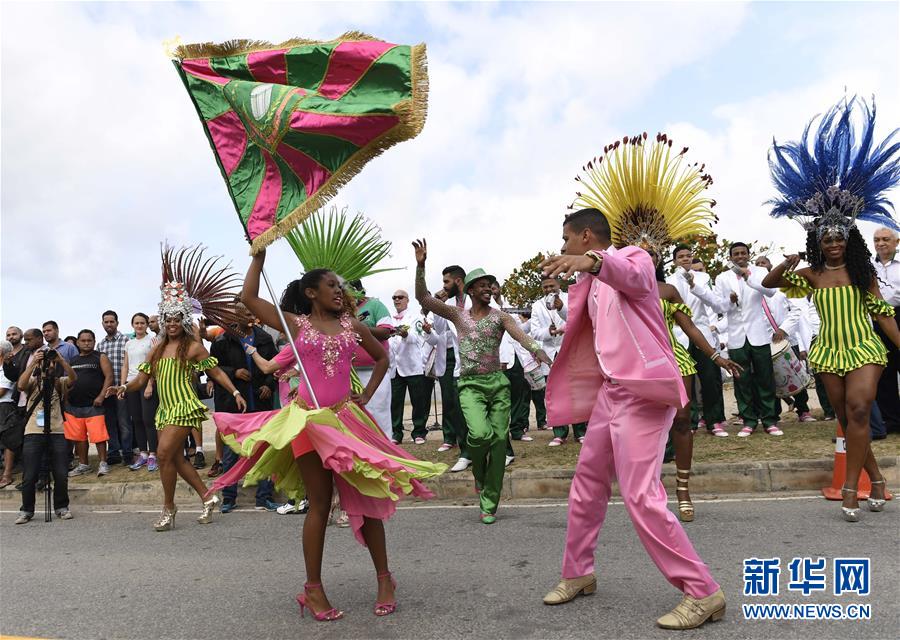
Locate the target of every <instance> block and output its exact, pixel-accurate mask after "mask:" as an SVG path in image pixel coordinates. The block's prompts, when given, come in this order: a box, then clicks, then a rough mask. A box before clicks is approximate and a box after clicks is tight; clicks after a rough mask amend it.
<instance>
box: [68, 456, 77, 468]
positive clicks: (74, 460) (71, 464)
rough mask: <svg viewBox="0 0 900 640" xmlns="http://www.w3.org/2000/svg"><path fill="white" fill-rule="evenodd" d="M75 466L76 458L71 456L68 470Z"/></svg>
mask: <svg viewBox="0 0 900 640" xmlns="http://www.w3.org/2000/svg"><path fill="white" fill-rule="evenodd" d="M77 466H78V460H76V459H75V458H72V459H71V460H69V471H71V470H72V469H74V468H75V467H77Z"/></svg>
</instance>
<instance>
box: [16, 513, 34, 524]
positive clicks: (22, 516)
mask: <svg viewBox="0 0 900 640" xmlns="http://www.w3.org/2000/svg"><path fill="white" fill-rule="evenodd" d="M33 517H34V514H33V513H26V512H24V511H20V512H19V517H18V518H16V524H25V523H26V522H29V521H30V520H31V519H32V518H33Z"/></svg>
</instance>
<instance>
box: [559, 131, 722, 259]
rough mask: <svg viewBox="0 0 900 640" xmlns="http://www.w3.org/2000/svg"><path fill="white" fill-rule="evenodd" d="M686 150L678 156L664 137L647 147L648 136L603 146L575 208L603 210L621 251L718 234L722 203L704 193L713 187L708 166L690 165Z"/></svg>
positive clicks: (580, 179) (588, 171)
mask: <svg viewBox="0 0 900 640" xmlns="http://www.w3.org/2000/svg"><path fill="white" fill-rule="evenodd" d="M687 150H688V148H687V147H684V148H683V149H682V150H681V151H680V152H678V153H674V154H673V152H672V141H671V140H669V138H668V137H667V136H666V134H664V133H660V134H657V135H656V140H655V141H653V142H650V143H647V134H646V133H644V134H643V135H638V136H634V137H633V138H628V137H625V138H622V139H621V140H616V141H615V142H614V143H612V144H609V145H606V146H605V147H603V155H602V156H600V158H594V159H593V160H591V161H590V162H588V163H587V165H585V166H584V167H582V169H583V171H584V172H585V175H584V177H582V176H577V177H576V178H575V179H576V180H577V181H578V182H580V183H581V184H582V185H584V188H585V189H586V191H585V192H577V193H576V198H575V201H574V202H573V203H572V205H571V206H570V207H569V208H570V209H575V208H578V209H581V208H595V209H599V210H600V211H601V212H602V213H603V214H604V216H606V219H607V221H608V222H609V226H610V229H611V231H612V242H613V244H614V245H615V246H617V247H624V246H626V245H635V246H639V247H642V248H643V249H647V250H650V249H652V250H654V251H655V252H656V253H657V255H661V252H662V250H663V249H664V248H665V247H666V246H667V245H669V244H671V243H672V242H674V241H677V240H680V239H683V238H687V237H689V236H709V235H712V229H711V225H712V223H713V222H715V221H717V218H716V216H715V214H714V213H713V212H712V208H713V207H714V206H715V204H716V201H715V200H713V199H711V198H709V197H707V196H705V195H703V192H704V191H705V190H706V189H707V188H708V187H709V185H711V184H712V182H713V180H712V178H711V177H710V176H709V174H707V173H704V168H705V167H706V165H699V166H698V165H697V163H694V164H688V163H687V162H686V161H685V153H687Z"/></svg>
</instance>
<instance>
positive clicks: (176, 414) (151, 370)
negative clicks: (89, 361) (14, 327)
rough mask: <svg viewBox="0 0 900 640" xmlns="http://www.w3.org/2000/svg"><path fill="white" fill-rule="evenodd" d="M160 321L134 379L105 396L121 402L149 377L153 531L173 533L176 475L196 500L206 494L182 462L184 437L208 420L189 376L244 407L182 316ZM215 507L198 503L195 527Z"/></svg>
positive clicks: (214, 499) (212, 501)
mask: <svg viewBox="0 0 900 640" xmlns="http://www.w3.org/2000/svg"><path fill="white" fill-rule="evenodd" d="M164 321H165V337H164V338H163V340H162V341H161V342H160V343H159V344H158V345H157V346H156V347H155V348H154V349H153V351H151V352H150V358H149V360H148V361H147V362H144V363H143V364H141V365H140V367H138V371H139V373H138V375H137V377H136V378H135V379H134V380H132V381H131V382H129V383H128V384H127V385H122V386H120V387H110V389H109V391H108V392H107V393H108V394H111V393H112V392H115V393H116V394H117V395H118V396H119V397H120V398H123V397H124V396H125V393H126V392H130V391H137V390H138V389H140V388H142V387H143V386H144V385H146V384H147V382H148V381H149V380H150V378H153V379H154V381H155V386H156V389H157V392H158V393H159V408H158V409H157V411H156V428H157V430H159V446H158V450H157V458H158V461H159V476H160V480H161V481H162V485H163V493H164V502H163V510H162V515H161V516H160V518H159V520H158V521H157V522H156V524H155V525H154V527H155V529H156V530H157V531H168V530H171V529H173V528H175V514H176V513H177V512H178V507H176V506H175V483H176V481H177V479H178V478H177V476H179V475H180V476H181V477H182V478H183V479H184V480H185V482H187V483H188V484H189V485H191V488H193V489H194V491H196V492H197V495H199V496H203V495H204V494H205V493H206V491H207V489H206V485H205V484H203V481H202V480H201V479H200V476H199V475H198V474H197V470H196V469H194V467H193V465H191V464H190V463H189V462H188V460H187V459H186V458H185V457H184V445H185V442H186V441H187V437H188V434H190V432H191V429H192V428H193V429H199V428H200V427H201V426H202V424H203V421H204V420H206V418H207V417H208V416H207V412H206V406H205V405H204V404H203V403H202V402H200V399H199V398H198V397H197V393H196V392H195V391H194V377H195V375H196V374H197V373H198V372H201V371H205V372H206V374H207V375H208V376H210V377H211V378H212V379H213V380H214V381H215V382H216V384H219V385H221V386H222V387H223V388H225V389H227V390H228V392H229V393H231V394H232V395H234V397H235V398H236V401H237V406H238V408H239V409H240V410H241V411H244V410H245V409H246V408H247V405H246V402H245V401H244V398H243V397H241V393H240V391H238V390H237V389H236V388H235V386H234V384H232V382H231V380H230V379H229V378H228V376H227V375H226V374H225V372H224V371H222V370H221V369H219V367H218V366H217V364H218V361H217V360H216V359H215V358H213V357H212V356H210V355H209V352H208V351H207V350H206V348H205V347H204V346H203V343H202V342H200V341H199V340H197V339H196V338H195V337H194V334H193V332H191V331H188V330H186V327H185V322H184V316H183V314H180V313H177V314H176V313H170V314H167V315H165V316H164ZM188 322H189V320H188ZM201 500H202V497H201ZM218 502H219V498H218V496H213V497H212V498H211V499H209V500H207V501H205V502H203V510H202V512H201V514H200V517H199V518H197V521H198V522H199V523H200V524H207V523H209V522H210V521H211V520H212V512H213V510H214V509H215V507H216V504H218Z"/></svg>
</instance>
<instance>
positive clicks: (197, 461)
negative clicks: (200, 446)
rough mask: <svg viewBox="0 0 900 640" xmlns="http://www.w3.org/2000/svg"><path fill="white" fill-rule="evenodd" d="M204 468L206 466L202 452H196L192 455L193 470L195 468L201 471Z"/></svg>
mask: <svg viewBox="0 0 900 640" xmlns="http://www.w3.org/2000/svg"><path fill="white" fill-rule="evenodd" d="M205 466H206V458H205V457H204V456H203V452H202V451H198V452H197V453H196V454H195V455H194V468H195V469H202V468H203V467H205Z"/></svg>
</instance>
